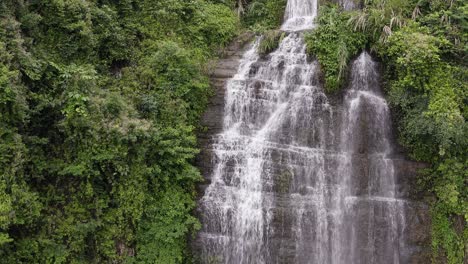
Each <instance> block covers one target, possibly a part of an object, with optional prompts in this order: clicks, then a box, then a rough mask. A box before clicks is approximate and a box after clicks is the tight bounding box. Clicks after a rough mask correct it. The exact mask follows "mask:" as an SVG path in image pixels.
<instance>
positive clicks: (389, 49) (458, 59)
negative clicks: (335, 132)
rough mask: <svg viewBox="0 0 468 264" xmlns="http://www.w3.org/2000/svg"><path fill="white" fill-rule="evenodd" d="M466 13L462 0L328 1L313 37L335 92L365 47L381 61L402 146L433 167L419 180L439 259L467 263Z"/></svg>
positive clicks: (314, 48)
mask: <svg viewBox="0 0 468 264" xmlns="http://www.w3.org/2000/svg"><path fill="white" fill-rule="evenodd" d="M467 17H468V4H467V3H466V1H461V0H454V1H445V0H436V1H429V0H411V1H407V0H366V1H364V8H363V9H362V10H359V11H353V12H344V11H341V12H339V10H338V9H337V8H336V7H335V6H333V5H331V4H328V5H326V6H323V7H322V8H321V9H320V15H319V18H318V28H317V30H316V31H315V32H312V33H310V34H309V35H308V37H307V44H308V51H309V53H310V54H312V55H315V56H317V58H318V60H319V62H320V64H321V65H322V68H323V70H324V74H325V82H326V88H327V90H328V91H330V92H332V91H336V90H337V89H339V88H342V86H343V85H342V83H341V82H340V80H342V78H343V71H344V69H345V67H346V65H347V64H348V61H349V59H350V58H351V57H353V56H355V54H356V53H357V52H359V50H360V49H361V48H362V47H364V46H366V47H368V48H370V49H371V50H372V51H373V52H374V53H375V55H376V56H378V57H379V58H380V59H381V61H382V64H383V66H384V73H385V84H386V85H385V88H386V91H387V93H388V98H389V101H390V103H391V104H392V106H393V108H394V113H395V114H396V117H395V119H396V120H397V123H398V128H399V139H400V143H401V144H402V145H403V146H404V147H406V148H407V150H408V152H409V153H410V155H411V157H412V158H413V159H415V160H418V161H423V162H426V163H428V164H430V165H431V167H430V168H429V169H427V170H425V171H424V172H423V173H422V174H421V177H420V182H419V183H420V186H421V188H422V189H424V190H427V191H428V194H429V195H428V200H429V201H431V204H432V209H431V212H432V225H433V226H432V246H433V262H434V263H438V261H439V260H440V258H445V259H446V260H447V262H448V263H450V264H459V263H463V260H464V258H466V256H465V254H466V250H467V245H468V224H467V223H468V222H467V221H468V182H467V181H468V174H467V171H468V159H467V158H468V126H467V125H466V118H467V116H468V108H467V105H468V85H467V80H468V69H467V64H466V62H467V60H466V57H467V53H466V52H467V49H466V47H467V46H466V45H467V37H468V33H467V30H468V25H467V20H466V19H467ZM335 36H336V37H335ZM341 41H342V42H341ZM341 46H343V47H345V48H346V52H343V51H342V50H343V49H344V48H341ZM431 197H432V198H431Z"/></svg>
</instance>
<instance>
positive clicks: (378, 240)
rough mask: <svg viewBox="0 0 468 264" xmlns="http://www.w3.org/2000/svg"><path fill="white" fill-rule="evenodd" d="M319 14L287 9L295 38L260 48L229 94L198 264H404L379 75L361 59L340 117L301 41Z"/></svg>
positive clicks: (312, 3) (292, 4) (312, 6)
mask: <svg viewBox="0 0 468 264" xmlns="http://www.w3.org/2000/svg"><path fill="white" fill-rule="evenodd" d="M316 12H317V1H316V0H289V1H288V5H287V10H286V17H285V23H284V24H283V26H282V29H283V30H285V31H291V32H290V33H289V34H288V35H287V37H285V38H284V39H283V40H282V42H281V43H280V45H279V48H278V49H277V50H276V51H275V52H273V53H271V54H270V55H268V57H267V58H260V57H259V56H258V54H257V52H256V49H257V46H258V42H259V40H257V41H256V42H255V43H254V44H253V45H252V46H251V48H250V49H249V50H248V51H247V52H246V53H245V54H244V56H243V58H242V59H241V62H240V66H239V68H238V72H237V74H236V75H235V76H234V77H233V78H232V79H231V80H229V82H228V83H227V85H226V95H225V107H224V108H225V110H224V124H223V131H222V132H221V133H220V134H218V135H216V136H215V138H214V139H213V141H214V143H213V144H212V148H213V151H212V152H213V157H212V160H213V163H214V168H213V171H212V176H211V183H210V185H209V186H208V187H207V188H206V190H205V193H204V196H203V197H202V198H201V200H200V206H199V211H200V214H201V221H202V223H203V228H202V230H201V232H200V233H199V234H198V238H197V241H198V242H197V243H198V245H200V246H199V249H200V252H201V253H200V254H201V260H202V262H203V263H233V264H242V263H317V264H326V263H336V264H345V263H346V264H348V263H350V264H353V263H355V264H361V263H379V264H381V263H383V264H385V263H392V264H395V263H400V260H402V259H403V257H402V255H403V253H402V252H401V250H400V249H401V248H402V245H403V242H404V241H403V238H402V235H401V234H402V232H403V231H404V230H403V228H402V227H404V225H403V223H404V220H405V219H404V214H403V207H404V201H403V200H398V199H396V198H395V196H396V192H395V172H394V166H393V161H392V159H391V157H392V148H391V146H392V141H391V133H390V119H389V109H388V106H387V104H386V102H385V100H384V99H383V97H382V96H381V95H380V92H379V86H378V82H379V78H378V74H377V70H376V64H375V62H373V61H372V59H371V58H370V56H369V55H368V54H367V53H365V52H364V53H362V54H361V56H360V57H359V58H358V59H356V60H355V62H354V63H353V65H352V74H351V82H350V87H349V89H348V91H347V93H346V96H345V99H344V104H343V106H340V105H337V106H332V105H331V104H330V103H329V100H328V98H327V96H326V95H325V94H324V92H323V89H322V87H321V85H320V82H319V78H318V76H317V75H318V73H319V67H318V64H317V63H316V62H308V61H307V56H306V53H305V44H304V42H303V38H302V35H301V33H299V32H298V31H301V30H304V29H311V28H313V18H314V17H315V16H316ZM403 262H404V261H403Z"/></svg>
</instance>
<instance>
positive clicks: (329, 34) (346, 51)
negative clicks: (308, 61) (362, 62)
mask: <svg viewBox="0 0 468 264" xmlns="http://www.w3.org/2000/svg"><path fill="white" fill-rule="evenodd" d="M349 17H350V16H349V14H348V13H343V12H340V10H339V9H338V7H336V6H333V5H331V6H330V5H325V6H322V7H320V9H319V16H318V19H317V22H318V27H317V28H316V29H315V30H314V31H312V32H311V33H308V34H307V35H306V43H307V53H308V54H309V55H310V56H316V57H317V59H318V61H319V63H320V65H321V68H322V71H323V74H324V75H325V89H326V90H327V91H328V92H336V91H338V89H340V88H341V86H342V84H343V80H344V77H345V72H346V67H347V65H348V62H349V61H350V60H351V58H353V57H354V56H356V55H357V54H358V53H359V52H360V51H361V50H362V49H363V48H364V47H365V45H366V43H367V40H366V36H365V35H364V34H362V33H360V32H355V31H353V29H352V28H351V27H350V26H349V25H348V20H349Z"/></svg>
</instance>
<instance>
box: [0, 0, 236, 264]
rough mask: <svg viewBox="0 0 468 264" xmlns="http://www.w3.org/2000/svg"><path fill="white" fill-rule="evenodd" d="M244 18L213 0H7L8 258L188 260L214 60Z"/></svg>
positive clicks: (0, 140)
mask: <svg viewBox="0 0 468 264" xmlns="http://www.w3.org/2000/svg"><path fill="white" fill-rule="evenodd" d="M239 25H240V22H239V19H238V17H237V15H236V13H235V12H234V11H233V10H232V9H230V8H229V7H228V6H226V5H223V4H216V3H212V2H210V1H205V0H194V1H183V0H170V1H168V0H165V1H159V0H157V1H147V0H139V1H137V0H125V1H112V0H103V1H83V0H38V1H16V0H4V1H1V2H0V123H1V126H0V257H1V259H2V261H1V262H2V263H123V262H126V263H137V262H138V263H164V264H170V263H187V262H189V254H188V250H187V237H188V236H190V234H191V233H193V232H194V231H195V230H196V229H197V228H198V227H199V223H198V222H197V220H196V219H195V218H194V217H193V216H192V215H191V212H192V210H193V208H194V206H195V203H194V196H195V192H194V184H195V183H196V182H198V181H199V180H200V179H201V177H200V174H199V172H198V170H197V169H196V168H195V167H194V166H193V165H192V160H193V157H194V155H195V154H196V153H197V149H196V139H195V133H194V130H195V129H196V128H197V127H198V118H199V116H200V113H202V111H203V110H204V107H205V105H206V103H207V100H208V97H209V96H210V94H211V91H210V88H209V84H208V78H207V77H206V73H205V72H204V69H205V67H206V63H207V61H208V60H209V59H210V58H212V57H213V54H214V51H216V50H217V49H218V48H220V47H222V46H223V45H225V44H227V43H228V42H229V41H230V40H231V39H232V38H233V37H234V36H235V35H236V34H237V30H238V28H239Z"/></svg>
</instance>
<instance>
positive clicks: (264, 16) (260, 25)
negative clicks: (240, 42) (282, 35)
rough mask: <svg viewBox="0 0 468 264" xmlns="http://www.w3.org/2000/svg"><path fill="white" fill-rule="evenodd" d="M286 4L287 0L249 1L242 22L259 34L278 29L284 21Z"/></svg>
mask: <svg viewBox="0 0 468 264" xmlns="http://www.w3.org/2000/svg"><path fill="white" fill-rule="evenodd" d="M239 1H242V0H239ZM286 3H287V0H252V1H249V5H248V7H247V8H246V10H245V14H244V16H243V19H242V21H243V23H244V24H245V26H246V27H249V28H251V29H253V30H254V31H257V32H263V31H265V30H268V29H277V28H278V27H279V25H280V24H281V23H282V21H283V18H284V10H285V9H286Z"/></svg>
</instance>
